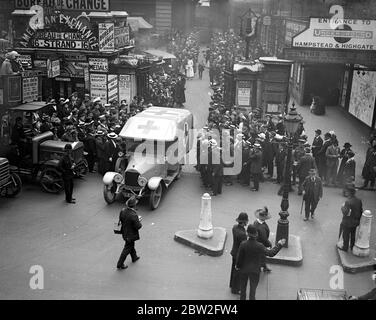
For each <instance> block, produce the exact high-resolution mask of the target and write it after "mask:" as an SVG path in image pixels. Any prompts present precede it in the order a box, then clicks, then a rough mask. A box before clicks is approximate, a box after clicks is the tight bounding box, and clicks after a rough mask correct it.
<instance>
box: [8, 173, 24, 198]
mask: <svg viewBox="0 0 376 320" xmlns="http://www.w3.org/2000/svg"><path fill="white" fill-rule="evenodd" d="M10 178H11V179H12V181H13V182H12V184H11V185H9V186H8V187H7V188H6V193H5V196H6V197H8V198H12V197H15V196H16V195H17V194H19V193H20V191H21V188H22V181H21V178H20V177H19V175H18V174H17V173H11V174H10Z"/></svg>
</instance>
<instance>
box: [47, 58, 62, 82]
mask: <svg viewBox="0 0 376 320" xmlns="http://www.w3.org/2000/svg"><path fill="white" fill-rule="evenodd" d="M59 75H60V61H59V60H50V59H48V60H47V77H48V78H55V77H57V76H59Z"/></svg>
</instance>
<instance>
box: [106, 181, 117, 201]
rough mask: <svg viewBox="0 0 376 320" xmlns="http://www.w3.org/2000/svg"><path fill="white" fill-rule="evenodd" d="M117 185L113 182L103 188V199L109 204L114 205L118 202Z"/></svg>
mask: <svg viewBox="0 0 376 320" xmlns="http://www.w3.org/2000/svg"><path fill="white" fill-rule="evenodd" d="M115 191H116V183H115V182H113V183H112V184H110V185H104V186H103V197H104V200H105V201H106V202H107V204H112V203H114V202H115V200H116V193H115Z"/></svg>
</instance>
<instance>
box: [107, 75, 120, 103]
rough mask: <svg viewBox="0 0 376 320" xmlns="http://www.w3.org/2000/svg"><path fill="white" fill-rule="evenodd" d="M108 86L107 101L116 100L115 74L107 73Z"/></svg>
mask: <svg viewBox="0 0 376 320" xmlns="http://www.w3.org/2000/svg"><path fill="white" fill-rule="evenodd" d="M107 88H108V102H111V101H113V100H118V94H119V90H118V76H117V75H116V74H109V75H108V77H107Z"/></svg>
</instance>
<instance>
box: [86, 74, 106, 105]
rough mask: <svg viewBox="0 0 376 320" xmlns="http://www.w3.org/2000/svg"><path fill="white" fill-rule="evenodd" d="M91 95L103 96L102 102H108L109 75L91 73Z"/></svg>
mask: <svg viewBox="0 0 376 320" xmlns="http://www.w3.org/2000/svg"><path fill="white" fill-rule="evenodd" d="M90 97H91V99H95V98H97V97H99V98H101V101H102V103H107V75H106V74H99V73H90Z"/></svg>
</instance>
